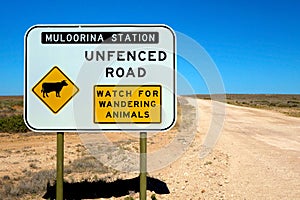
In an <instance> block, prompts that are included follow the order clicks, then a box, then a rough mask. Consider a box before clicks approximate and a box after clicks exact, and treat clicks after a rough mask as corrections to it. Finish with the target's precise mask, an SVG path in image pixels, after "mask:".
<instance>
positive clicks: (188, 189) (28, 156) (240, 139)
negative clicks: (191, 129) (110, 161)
mask: <svg viewBox="0 0 300 200" xmlns="http://www.w3.org/2000/svg"><path fill="white" fill-rule="evenodd" d="M197 101H198V106H199V109H198V112H199V114H200V115H199V116H200V122H199V127H197V131H196V133H195V138H194V139H193V141H192V143H191V144H190V145H189V146H188V148H187V150H186V152H185V153H184V154H183V155H181V156H180V157H179V158H178V159H176V160H175V161H174V162H172V164H170V165H168V166H165V167H164V168H163V169H160V170H156V171H153V172H150V173H149V175H150V176H152V177H155V178H158V179H160V180H162V181H164V182H165V183H166V184H167V186H168V188H169V190H170V194H165V195H156V197H157V199H158V200H161V199H196V200H197V199H300V118H295V117H288V116H286V115H284V114H281V113H278V112H275V111H267V110H260V109H254V108H246V107H238V106H233V105H226V116H225V121H224V124H223V129H222V132H221V136H220V138H219V140H218V142H217V144H216V146H215V148H214V149H213V151H212V152H211V153H210V154H209V155H208V156H206V157H205V158H200V150H201V148H202V147H203V142H204V138H205V137H206V136H207V132H208V129H209V128H210V126H211V121H212V120H214V118H213V114H212V109H211V101H208V100H197ZM218 104H220V103H218ZM171 133H172V131H171V132H167V133H164V134H158V135H156V136H155V137H153V138H149V140H148V149H149V150H150V152H155V150H156V148H161V146H162V145H160V144H159V143H160V142H161V143H165V142H166V141H168V142H170V141H171V140H172V139H173V140H174V137H170V135H168V134H171ZM186 134H189V133H186ZM0 136H1V140H0V163H1V165H0V177H3V176H5V175H9V176H10V177H13V176H21V175H22V173H24V170H33V171H39V170H41V169H55V162H56V160H55V152H56V135H55V134H39V133H29V134H28V133H27V134H23V135H22V134H7V133H1V134H0ZM109 137H111V138H114V140H116V139H115V137H116V136H115V135H114V134H111V135H109V134H108V138H109ZM126 137H128V136H126ZM164 138H165V139H164ZM175 139H176V138H175ZM134 143H135V142H133V143H132V144H131V147H132V145H133V144H134ZM81 144H82V141H81V140H80V138H79V136H78V135H77V134H66V136H65V163H66V164H68V163H71V162H72V161H73V160H75V159H78V158H79V157H80V156H82V154H81V153H80V152H81V151H82V145H81ZM137 144H138V143H137ZM129 146H130V145H129ZM132 150H133V151H134V150H136V151H138V149H136V148H132ZM32 163H34V164H35V165H36V166H33V165H31V164H32ZM115 176H116V177H122V178H126V177H133V176H135V174H126V173H121V172H119V173H116V174H115ZM151 194H153V192H150V191H148V197H149V199H150V196H151ZM132 196H133V197H134V198H138V194H133V195H132ZM31 198H32V199H41V197H40V196H35V197H31ZM111 199H124V197H122V198H113V197H112V198H111Z"/></svg>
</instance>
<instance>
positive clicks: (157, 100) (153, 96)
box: [94, 85, 162, 124]
mask: <svg viewBox="0 0 300 200" xmlns="http://www.w3.org/2000/svg"><path fill="white" fill-rule="evenodd" d="M161 97H162V96H161V86H160V85H141V86H138V85H95V86H94V123H103V124H104V123H109V124H112V123H161V105H162V100H161Z"/></svg>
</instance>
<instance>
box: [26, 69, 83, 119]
mask: <svg viewBox="0 0 300 200" xmlns="http://www.w3.org/2000/svg"><path fill="white" fill-rule="evenodd" d="M54 69H57V70H58V71H59V72H60V73H62V74H63V75H64V76H65V77H66V79H67V80H68V81H69V82H70V83H72V85H73V86H74V87H75V88H76V89H77V91H76V92H75V93H74V94H73V95H72V96H70V98H69V99H68V100H67V101H66V102H65V103H64V104H63V105H62V106H61V107H60V108H59V109H58V110H57V111H54V110H53V109H52V108H51V107H50V106H49V105H48V104H46V102H45V101H44V100H43V98H41V97H40V96H39V95H38V94H37V93H36V92H35V91H34V88H35V87H36V86H38V85H39V84H40V83H41V82H42V81H43V80H44V79H45V77H46V76H48V75H49V74H50V73H51V72H52V71H53V70H54ZM31 91H32V92H33V93H34V94H35V95H36V96H37V97H38V98H39V99H40V100H41V101H42V102H43V103H44V104H45V105H46V106H47V107H48V108H49V109H50V110H51V111H52V112H53V113H54V114H56V113H58V112H59V111H60V110H61V109H62V108H63V107H64V106H65V105H66V104H67V103H68V102H69V101H70V100H71V99H72V98H73V97H74V96H75V95H76V94H77V93H78V92H79V88H78V87H77V86H76V85H75V84H74V83H73V82H72V81H71V80H70V78H69V77H68V76H67V75H66V74H65V73H63V71H61V70H60V69H59V68H58V67H57V66H54V67H52V69H51V70H50V71H49V72H48V73H47V74H46V75H45V76H43V78H42V79H41V80H40V81H39V82H38V83H37V84H35V85H34V87H33V88H32V89H31Z"/></svg>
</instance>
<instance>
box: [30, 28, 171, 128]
mask: <svg viewBox="0 0 300 200" xmlns="http://www.w3.org/2000/svg"><path fill="white" fill-rule="evenodd" d="M175 50H176V46H175V34H174V32H173V31H172V29H171V28H169V27H168V26H165V25H37V26H34V27H32V28H30V29H29V30H28V31H27V33H26V35H25V70H24V71H25V89H24V90H25V91H24V93H25V94H24V108H25V109H24V120H25V122H26V124H27V126H28V127H29V128H30V129H32V130H33V131H70V132H74V131H165V130H168V129H170V128H171V127H172V126H173V125H174V124H175V122H176V85H175V76H176V51H175Z"/></svg>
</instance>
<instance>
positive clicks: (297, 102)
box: [194, 94, 300, 117]
mask: <svg viewBox="0 0 300 200" xmlns="http://www.w3.org/2000/svg"><path fill="white" fill-rule="evenodd" d="M195 96H196V97H197V98H200V99H207V100H208V99H211V97H210V95H195ZM195 96H194V97H195ZM226 102H227V103H228V104H233V105H238V106H247V107H252V108H262V109H268V110H275V111H277V112H281V113H284V114H286V115H289V116H293V117H300V95H297V94H286V95H282V94H227V95H226Z"/></svg>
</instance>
